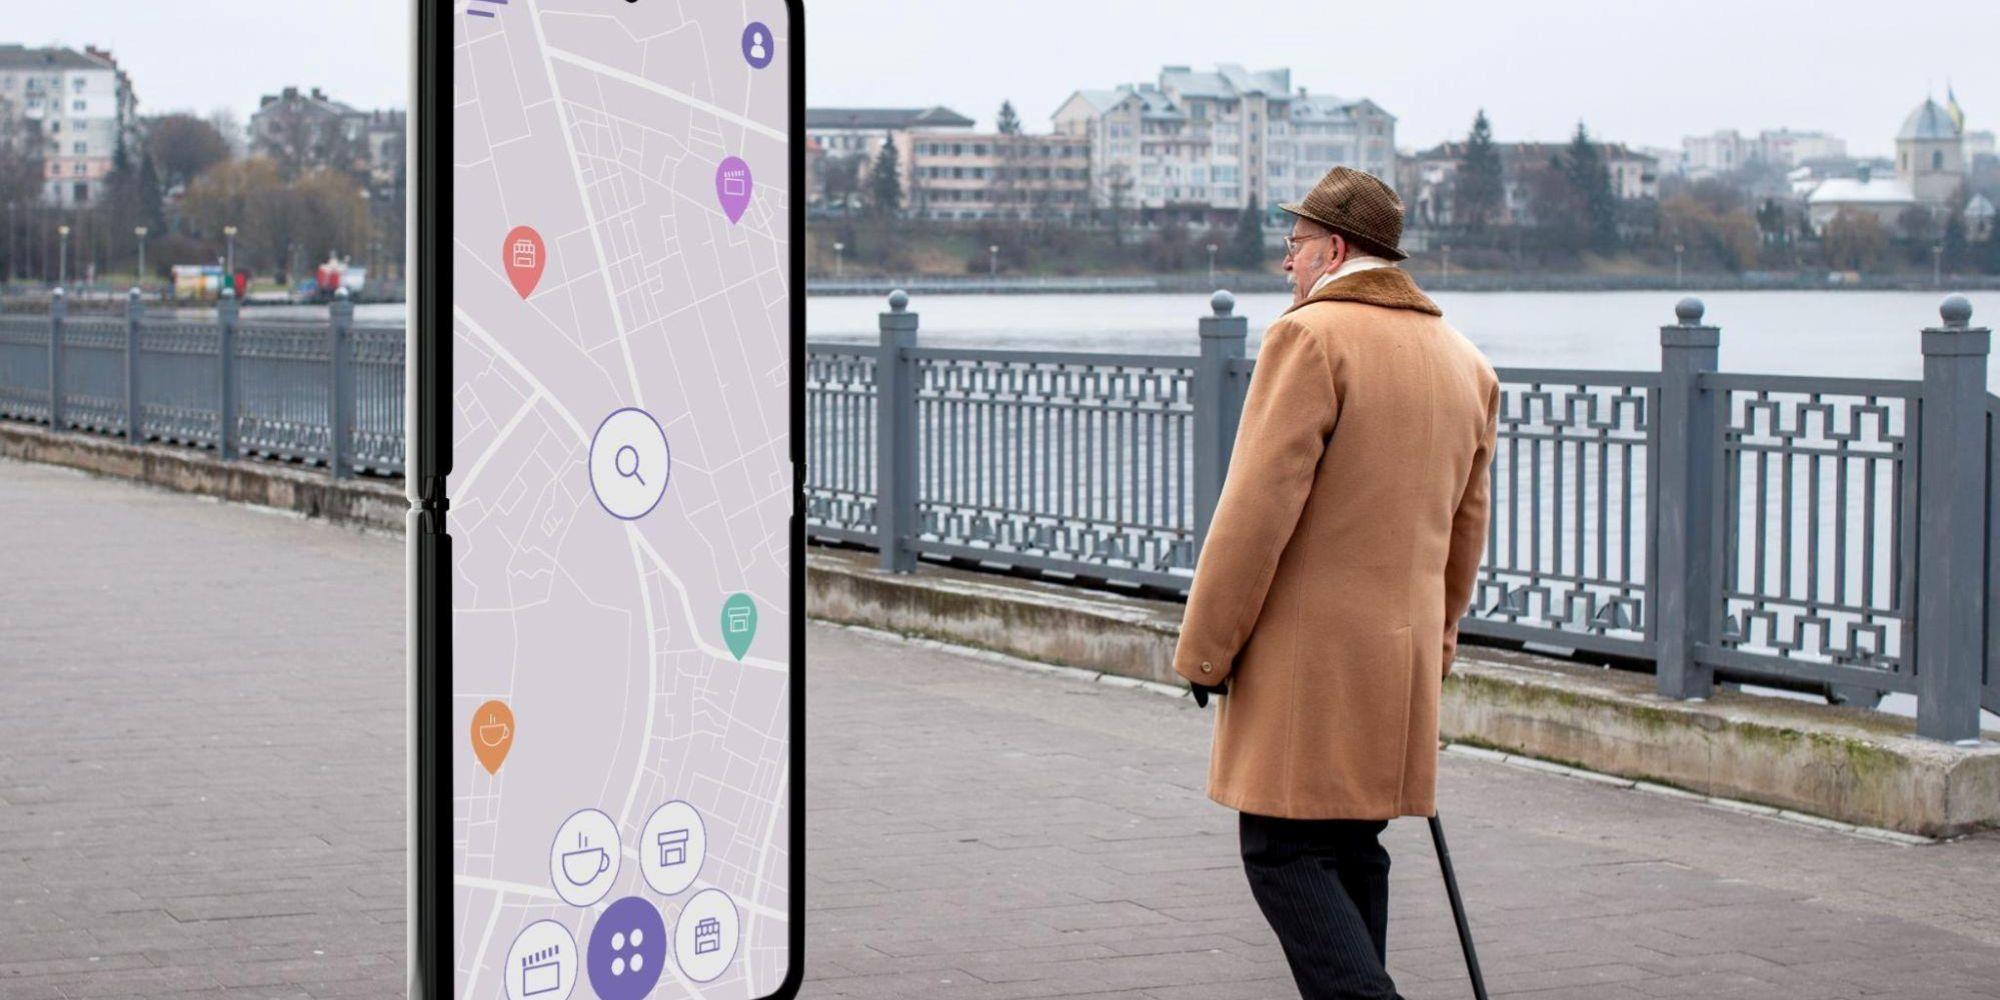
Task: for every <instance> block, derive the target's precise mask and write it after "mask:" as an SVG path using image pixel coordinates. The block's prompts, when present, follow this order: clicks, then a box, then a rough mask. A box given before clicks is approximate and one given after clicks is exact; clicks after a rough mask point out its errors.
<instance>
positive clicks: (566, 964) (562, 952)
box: [501, 920, 577, 1000]
mask: <svg viewBox="0 0 2000 1000" xmlns="http://www.w3.org/2000/svg"><path fill="white" fill-rule="evenodd" d="M576 969H577V958H576V938H574V937H572V936H571V935H570V932H569V928H567V927H564V926H563V925H561V924H559V923H556V922H555V921H553V920H537V921H535V922H534V923H532V924H529V925H528V926H526V927H524V928H522V929H521V933H520V935H519V936H517V937H516V938H514V946H513V947H511V948H509V949H507V965H506V967H505V968H504V969H502V970H501V976H502V977H503V978H504V979H505V980H506V982H507V1000H568V997H569V995H570V991H572V990H574V989H576Z"/></svg>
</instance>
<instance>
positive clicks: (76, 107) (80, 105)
mask: <svg viewBox="0 0 2000 1000" xmlns="http://www.w3.org/2000/svg"><path fill="white" fill-rule="evenodd" d="M69 109H70V110H71V111H75V112H78V113H82V111H83V110H84V102H82V101H71V102H69Z"/></svg>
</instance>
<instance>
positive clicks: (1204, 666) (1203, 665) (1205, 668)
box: [1201, 660, 1215, 674]
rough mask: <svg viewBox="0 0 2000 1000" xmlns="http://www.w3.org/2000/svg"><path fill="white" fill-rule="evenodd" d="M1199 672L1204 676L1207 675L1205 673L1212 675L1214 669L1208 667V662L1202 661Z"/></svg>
mask: <svg viewBox="0 0 2000 1000" xmlns="http://www.w3.org/2000/svg"><path fill="white" fill-rule="evenodd" d="M1201 672H1202V673H1204V674H1207V673H1214V672H1215V668H1214V667H1211V666H1209V665H1208V661H1207V660H1203V661H1201Z"/></svg>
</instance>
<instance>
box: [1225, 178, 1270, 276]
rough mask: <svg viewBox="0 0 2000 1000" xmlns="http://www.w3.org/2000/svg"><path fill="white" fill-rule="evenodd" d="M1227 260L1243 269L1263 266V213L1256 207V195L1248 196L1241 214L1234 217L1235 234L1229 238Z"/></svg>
mask: <svg viewBox="0 0 2000 1000" xmlns="http://www.w3.org/2000/svg"><path fill="white" fill-rule="evenodd" d="M1228 259H1229V260H1231V261H1233V262H1235V264H1236V266H1238V267H1241V268H1243V269H1245V270H1256V269H1257V268H1260V267H1263V266H1264V213H1263V212H1262V211H1261V210H1259V209H1258V207H1257V196H1256V195H1254V194H1253V195H1251V196H1250V204H1248V205H1246V206H1244V208H1243V214H1242V215H1239V216H1237V217H1236V235H1235V236H1233V237H1231V238H1230V240H1229V258H1228Z"/></svg>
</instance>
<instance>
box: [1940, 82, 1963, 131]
mask: <svg viewBox="0 0 2000 1000" xmlns="http://www.w3.org/2000/svg"><path fill="white" fill-rule="evenodd" d="M1944 110H1945V113H1946V114H1948V115H1950V116H1951V127H1952V128H1954V129H1957V130H1958V131H1960V132H1964V131H1965V109H1964V108H1961V107H1959V106H1958V95H1957V94H1954V93H1952V91H1951V85H1950V84H1946V85H1945V88H1944Z"/></svg>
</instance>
